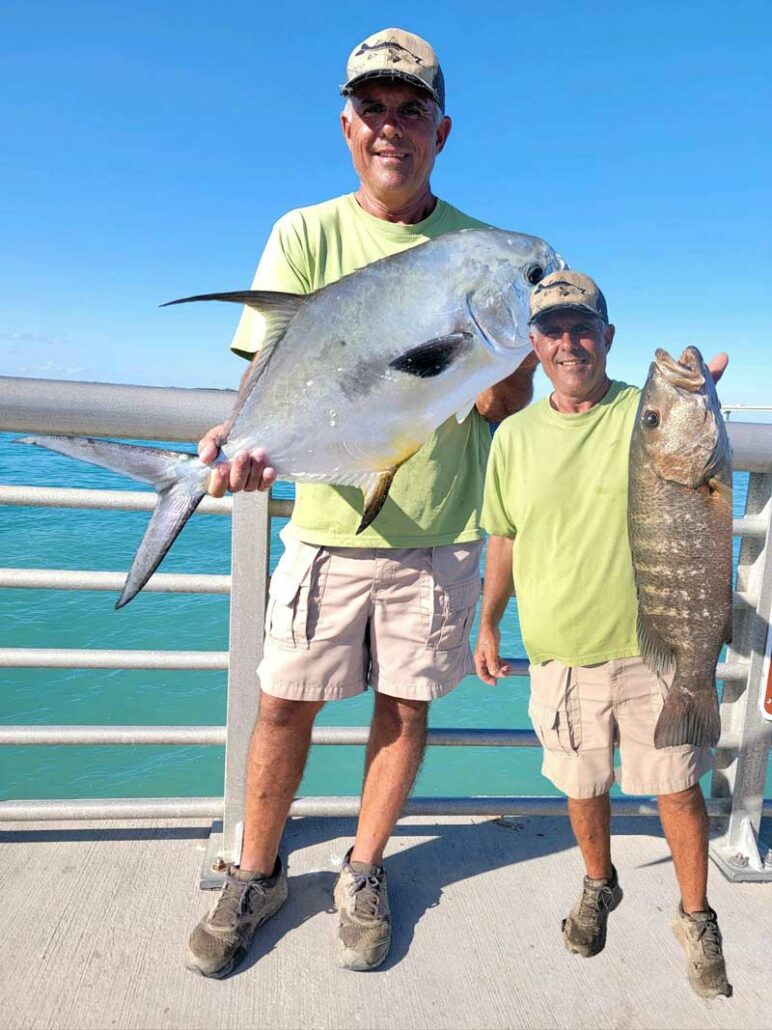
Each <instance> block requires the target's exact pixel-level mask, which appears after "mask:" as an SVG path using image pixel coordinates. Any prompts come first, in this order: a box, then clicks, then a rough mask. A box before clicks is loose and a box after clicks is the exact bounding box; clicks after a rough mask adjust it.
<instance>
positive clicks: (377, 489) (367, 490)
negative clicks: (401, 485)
mask: <svg viewBox="0 0 772 1030" xmlns="http://www.w3.org/2000/svg"><path fill="white" fill-rule="evenodd" d="M396 472H397V466H396V465H395V466H394V467H393V468H390V469H386V470H385V472H378V473H376V474H375V475H374V476H373V477H372V479H371V481H370V485H369V486H367V487H365V486H364V485H363V487H362V493H363V494H364V495H365V504H364V509H363V511H362V521H361V522H360V523H359V528H358V529H357V535H358V534H359V533H361V532H362V531H363V530H365V529H367V527H368V526H369V525H370V523H371V522H372V521H373V519H374V518H375V517H376V515H377V514H378V512H379V511H380V510H381V508H382V507H383V505H384V503H385V501H386V498H387V497H388V496H389V490H390V489H391V484H392V482H393V480H394V476H395V475H396Z"/></svg>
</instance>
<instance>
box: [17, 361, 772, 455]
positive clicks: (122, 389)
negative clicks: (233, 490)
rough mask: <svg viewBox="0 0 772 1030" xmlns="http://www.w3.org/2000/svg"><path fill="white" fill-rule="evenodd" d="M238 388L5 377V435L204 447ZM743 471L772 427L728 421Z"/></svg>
mask: <svg viewBox="0 0 772 1030" xmlns="http://www.w3.org/2000/svg"><path fill="white" fill-rule="evenodd" d="M235 398H236V394H235V393H234V391H233V390H192V389H182V388H179V387H158V386H130V385H122V384H116V383H79V382H72V381H70V380H56V379H28V378H22V377H16V376H0V431H2V430H6V431H10V432H34V433H69V434H84V433H85V434H87V435H91V436H113V437H129V438H133V439H136V440H168V441H175V440H176V441H184V442H189V443H192V442H196V441H197V440H199V439H200V438H201V436H202V435H203V434H204V433H205V432H206V431H207V430H208V429H210V428H211V427H212V426H214V425H217V424H218V423H221V422H224V421H225V420H226V418H227V417H228V415H229V414H230V411H231V408H232V407H233V402H234V400H235ZM727 431H728V433H729V439H730V442H731V444H732V459H733V467H734V469H735V470H736V471H738V472H739V471H745V472H769V471H772V424H767V423H763V422H732V421H731V420H730V421H729V422H727Z"/></svg>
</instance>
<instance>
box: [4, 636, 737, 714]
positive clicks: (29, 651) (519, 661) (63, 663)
mask: <svg viewBox="0 0 772 1030" xmlns="http://www.w3.org/2000/svg"><path fill="white" fill-rule="evenodd" d="M502 660H503V661H505V662H506V663H507V664H508V665H509V667H510V676H527V675H528V660H527V659H525V658H504V659H502ZM0 668H4V669H227V668H228V652H227V651H108V650H99V649H97V648H82V649H77V648H46V647H2V648H0ZM747 675H748V663H747V662H731V663H730V662H719V664H718V665H717V666H716V679H717V680H724V681H726V682H730V681H731V682H736V683H741V682H743V681H744V680H745V679H746V677H747ZM320 728H321V727H320Z"/></svg>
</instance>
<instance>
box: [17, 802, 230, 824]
mask: <svg viewBox="0 0 772 1030" xmlns="http://www.w3.org/2000/svg"><path fill="white" fill-rule="evenodd" d="M223 807H224V805H223V799H222V798H80V799H72V800H70V799H59V798H57V799H54V800H48V801H47V800H43V799H37V798H36V799H34V800H30V801H0V821H6V822H10V821H19V822H50V821H52V820H59V819H61V820H69V819H72V820H76V821H78V822H81V821H88V820H90V819H95V820H100V819H153V820H157V819H222V816H223Z"/></svg>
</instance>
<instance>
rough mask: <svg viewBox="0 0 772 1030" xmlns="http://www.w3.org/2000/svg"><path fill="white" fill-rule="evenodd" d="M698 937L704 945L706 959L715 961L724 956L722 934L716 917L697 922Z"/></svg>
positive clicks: (699, 941)
mask: <svg viewBox="0 0 772 1030" xmlns="http://www.w3.org/2000/svg"><path fill="white" fill-rule="evenodd" d="M696 937H697V941H698V943H699V944H701V945H702V951H703V954H704V955H705V958H706V959H708V960H709V961H714V960H715V959H720V958H723V957H724V955H723V952H722V951H721V934H720V933H719V929H718V923H717V921H716V920H715V919H706V920H705V922H704V923H700V924H697V934H696Z"/></svg>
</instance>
